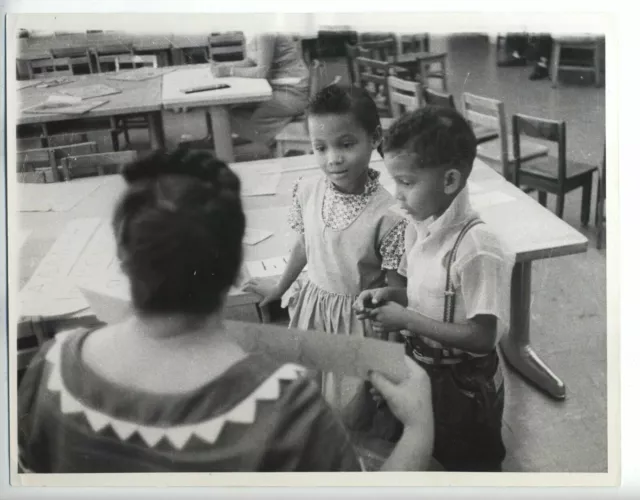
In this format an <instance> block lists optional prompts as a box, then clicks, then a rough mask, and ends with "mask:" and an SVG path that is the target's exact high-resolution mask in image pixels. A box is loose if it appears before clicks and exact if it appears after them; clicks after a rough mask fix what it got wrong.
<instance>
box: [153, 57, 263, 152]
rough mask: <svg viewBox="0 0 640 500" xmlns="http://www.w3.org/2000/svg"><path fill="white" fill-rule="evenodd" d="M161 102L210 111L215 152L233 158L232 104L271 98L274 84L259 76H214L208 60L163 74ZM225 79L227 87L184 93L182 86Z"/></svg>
mask: <svg viewBox="0 0 640 500" xmlns="http://www.w3.org/2000/svg"><path fill="white" fill-rule="evenodd" d="M162 80H163V81H162V106H163V107H164V108H166V109H172V108H187V107H188V108H206V109H207V111H208V112H209V114H210V115H211V123H212V126H213V145H214V147H215V150H216V155H217V156H218V157H219V158H220V159H222V160H224V161H226V162H233V160H234V153H233V141H232V138H231V123H230V120H229V107H230V106H233V105H234V104H247V103H257V102H262V101H268V100H269V99H271V86H270V85H269V83H268V82H267V80H263V79H259V78H220V79H214V78H213V76H212V75H211V71H210V69H209V65H208V64H198V65H192V66H189V67H188V68H184V69H183V68H179V69H178V70H176V71H174V72H171V73H168V74H166V75H164V77H163V79H162ZM216 81H217V82H220V83H226V84H227V85H229V86H230V88H228V89H220V90H211V91H206V92H196V93H192V94H185V93H184V92H182V89H184V88H188V87H195V86H199V85H208V84H212V83H214V82H216Z"/></svg>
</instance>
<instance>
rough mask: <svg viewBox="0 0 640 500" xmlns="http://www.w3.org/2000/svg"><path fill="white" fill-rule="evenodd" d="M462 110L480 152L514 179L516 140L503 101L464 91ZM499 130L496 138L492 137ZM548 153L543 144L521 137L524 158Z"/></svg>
mask: <svg viewBox="0 0 640 500" xmlns="http://www.w3.org/2000/svg"><path fill="white" fill-rule="evenodd" d="M462 114H463V115H464V117H465V118H466V119H467V121H468V122H469V123H470V125H471V127H472V128H473V132H474V133H475V135H476V138H477V139H478V148H477V156H478V157H479V158H481V159H484V160H489V161H491V162H494V163H498V164H499V165H500V168H501V170H502V175H503V176H504V178H505V179H507V180H508V181H510V182H513V180H514V176H513V164H514V162H515V156H514V152H513V143H512V141H511V140H510V138H509V134H508V130H507V118H506V114H505V110H504V103H503V102H502V101H498V100H496V99H489V98H487V97H480V96H476V95H473V94H469V93H468V92H465V93H463V94H462ZM496 134H497V136H498V137H497V139H493V138H494V137H495V135H496ZM487 137H491V139H487ZM547 153H548V148H547V147H546V146H544V145H541V144H537V143H535V142H531V141H526V140H521V141H520V160H521V161H526V160H531V159H533V158H538V157H541V156H546V155H547Z"/></svg>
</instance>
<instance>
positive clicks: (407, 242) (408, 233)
mask: <svg viewBox="0 0 640 500" xmlns="http://www.w3.org/2000/svg"><path fill="white" fill-rule="evenodd" d="M416 237H417V234H416V230H415V228H414V227H413V226H412V225H411V224H409V223H408V221H407V223H406V224H405V230H404V241H403V243H404V253H403V254H402V257H401V258H400V262H399V264H398V274H399V275H400V276H404V277H405V278H406V277H407V255H408V254H409V251H410V250H411V248H412V247H413V245H414V244H415V241H416Z"/></svg>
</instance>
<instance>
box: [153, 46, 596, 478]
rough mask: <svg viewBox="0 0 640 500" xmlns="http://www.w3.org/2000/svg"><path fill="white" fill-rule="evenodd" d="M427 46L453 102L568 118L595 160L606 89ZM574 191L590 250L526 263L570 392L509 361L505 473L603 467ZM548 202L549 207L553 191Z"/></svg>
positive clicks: (195, 116)
mask: <svg viewBox="0 0 640 500" xmlns="http://www.w3.org/2000/svg"><path fill="white" fill-rule="evenodd" d="M432 49H433V50H447V52H448V54H449V56H448V58H449V68H448V74H449V90H450V91H451V92H452V93H453V94H454V96H455V98H456V101H457V102H459V96H460V94H461V92H463V91H468V92H472V93H475V94H479V95H483V96H487V97H493V98H497V99H500V100H502V101H504V102H505V106H506V110H507V114H508V115H509V116H510V115H511V114H513V113H516V112H519V113H525V114H529V115H533V116H540V117H546V118H552V119H563V120H566V121H567V128H568V155H569V159H570V160H574V161H579V162H584V163H590V164H594V165H595V164H597V163H598V162H600V161H601V159H602V151H603V149H602V148H603V145H604V133H605V91H604V88H600V89H597V88H595V87H593V86H591V85H588V84H586V83H587V82H582V83H581V82H580V81H578V82H575V81H574V82H567V83H566V84H564V85H561V86H559V87H558V88H556V89H553V88H551V83H550V81H548V80H545V81H537V82H531V81H529V80H528V75H529V72H530V68H498V67H497V66H496V64H495V60H496V54H495V47H494V46H491V45H489V43H488V41H487V39H486V38H483V37H475V36H468V37H455V38H453V37H450V38H448V39H441V40H433V42H432ZM337 74H341V75H343V78H344V79H345V80H347V81H348V76H347V71H346V66H345V65H344V63H343V62H340V61H328V62H327V71H326V78H327V80H329V81H330V80H331V79H332V78H333V76H335V75H337ZM574 79H575V78H574ZM165 126H166V130H167V135H168V140H169V143H170V144H176V143H177V142H178V141H179V139H180V136H181V135H183V134H185V133H186V134H191V135H193V136H195V137H201V136H203V135H204V134H205V130H206V129H205V126H204V119H203V116H202V114H201V113H200V112H190V113H185V114H173V113H167V114H166V115H165ZM141 146H142V145H141ZM593 192H594V196H595V186H594V190H593ZM580 196H581V193H580V192H574V193H571V194H570V195H569V196H568V198H567V202H566V206H565V216H564V218H565V220H566V221H567V222H568V223H570V224H571V225H573V226H574V227H576V228H577V229H580V230H581V231H583V232H584V233H585V234H586V235H587V236H589V238H590V240H591V243H590V246H589V249H588V251H587V252H586V253H585V254H581V255H576V256H571V257H563V258H558V259H551V260H543V261H538V262H536V263H534V266H533V290H532V302H533V303H532V307H531V315H532V317H531V337H532V339H533V345H534V347H535V348H536V350H537V351H538V354H539V355H540V356H541V357H542V358H543V359H544V360H545V361H546V362H547V363H548V365H549V366H550V367H551V368H552V369H553V370H554V371H555V373H556V374H557V375H558V376H559V377H560V378H561V379H563V380H564V382H565V383H566V386H567V399H566V401H564V402H556V401H553V400H550V399H548V398H547V397H545V396H543V395H542V394H541V393H539V392H538V391H536V390H535V389H533V388H531V387H530V386H529V385H527V384H526V383H525V382H523V380H522V379H521V378H520V377H519V376H517V375H516V374H514V373H513V372H511V371H510V370H508V369H507V382H506V383H507V391H508V392H507V408H506V412H505V423H506V425H505V440H506V443H507V446H508V457H507V460H506V462H505V467H504V468H505V470H506V471H530V472H534V471H544V472H604V471H606V470H607V404H606V397H607V383H606V368H607V356H606V317H607V316H606V315H607V311H606V288H605V282H606V281H605V277H606V276H605V268H606V265H605V253H604V251H598V250H596V249H595V248H594V243H593V240H594V235H593V226H591V227H590V228H588V229H587V230H582V229H581V228H580V223H579V210H580ZM549 201H550V204H549V206H550V207H553V206H554V203H555V200H554V197H553V196H550V199H549ZM592 206H593V205H592ZM592 221H593V219H592ZM592 224H593V222H592Z"/></svg>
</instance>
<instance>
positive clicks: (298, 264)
mask: <svg viewBox="0 0 640 500" xmlns="http://www.w3.org/2000/svg"><path fill="white" fill-rule="evenodd" d="M306 265H307V252H306V249H305V247H304V238H303V237H302V236H299V237H298V239H296V241H295V243H294V244H293V248H292V249H291V254H290V255H289V261H288V262H287V267H286V268H285V270H284V273H282V276H281V277H280V281H279V282H278V291H279V293H280V295H283V294H284V293H285V292H286V291H287V290H288V289H289V287H291V285H293V283H294V282H295V281H296V279H298V276H300V273H301V272H302V270H303V269H304V266H306Z"/></svg>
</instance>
